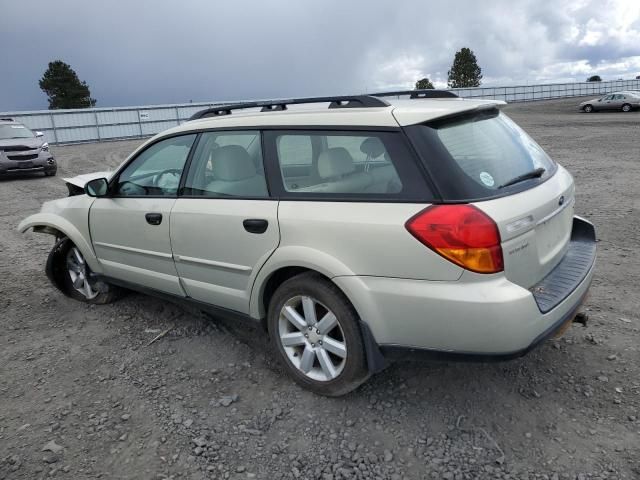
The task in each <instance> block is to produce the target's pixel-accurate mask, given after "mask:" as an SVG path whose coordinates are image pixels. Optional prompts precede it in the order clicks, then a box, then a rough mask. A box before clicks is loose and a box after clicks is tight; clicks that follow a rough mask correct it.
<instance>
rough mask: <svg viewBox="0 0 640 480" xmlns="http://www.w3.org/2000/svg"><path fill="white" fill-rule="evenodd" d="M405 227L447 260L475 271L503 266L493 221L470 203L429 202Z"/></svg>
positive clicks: (492, 270)
mask: <svg viewBox="0 0 640 480" xmlns="http://www.w3.org/2000/svg"><path fill="white" fill-rule="evenodd" d="M405 227H406V228H407V230H408V231H409V233H411V234H412V235H413V236H414V237H416V238H417V239H418V240H419V241H420V242H422V243H423V244H425V245H426V246H427V247H429V248H430V249H432V250H433V251H435V252H436V253H438V254H440V255H442V256H443V257H444V258H446V259H447V260H450V261H452V262H453V263H456V264H458V265H460V266H461V267H463V268H466V269H467V270H471V271H473V272H478V273H496V272H500V271H502V270H503V269H504V263H503V260H502V247H501V246H500V232H499V231H498V226H497V225H496V224H495V222H494V221H493V220H492V219H491V218H490V217H489V216H488V215H487V214H485V213H484V212H482V211H481V210H479V209H477V208H476V207H474V206H473V205H468V204H462V205H432V206H431V207H427V208H425V209H424V210H422V211H421V212H419V213H418V214H416V215H415V216H413V217H412V218H410V219H409V220H408V221H407V223H406V224H405Z"/></svg>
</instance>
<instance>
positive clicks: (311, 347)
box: [278, 295, 347, 382]
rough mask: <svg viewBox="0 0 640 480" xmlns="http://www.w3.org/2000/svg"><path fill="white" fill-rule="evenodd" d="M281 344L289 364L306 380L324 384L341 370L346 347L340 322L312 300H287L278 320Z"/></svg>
mask: <svg viewBox="0 0 640 480" xmlns="http://www.w3.org/2000/svg"><path fill="white" fill-rule="evenodd" d="M278 336H279V340H280V344H281V346H282V348H283V349H284V351H285V354H286V355H287V358H288V359H289V361H290V362H291V363H292V364H293V365H294V367H295V368H297V369H298V370H299V371H300V372H302V373H303V374H304V375H305V376H306V377H308V378H310V379H312V380H316V381H320V382H327V381H330V380H333V379H335V378H336V377H337V376H338V375H340V373H342V370H343V369H344V366H345V363H346V359H347V343H346V340H345V336H344V332H343V330H342V327H341V326H340V321H339V320H338V318H337V317H336V315H335V314H334V313H333V312H332V311H331V310H329V308H327V307H326V306H325V305H323V304H322V303H320V302H319V301H318V300H316V299H315V298H313V297H310V296H306V295H298V296H295V297H293V298H291V299H289V300H288V301H287V302H285V304H284V305H283V307H282V309H281V310H280V317H279V319H278Z"/></svg>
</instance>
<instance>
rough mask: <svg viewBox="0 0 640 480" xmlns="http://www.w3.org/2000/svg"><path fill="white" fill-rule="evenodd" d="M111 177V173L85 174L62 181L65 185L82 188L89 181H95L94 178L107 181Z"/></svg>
mask: <svg viewBox="0 0 640 480" xmlns="http://www.w3.org/2000/svg"><path fill="white" fill-rule="evenodd" d="M111 175H113V172H111V171H106V172H95V173H85V174H82V175H78V176H76V177H68V178H63V179H62V180H64V181H65V183H70V184H71V185H75V186H76V187H80V188H84V186H85V185H86V184H87V182H90V181H91V180H95V179H96V178H106V179H107V180H109V178H111Z"/></svg>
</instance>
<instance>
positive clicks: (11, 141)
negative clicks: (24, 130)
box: [0, 137, 44, 151]
mask: <svg viewBox="0 0 640 480" xmlns="http://www.w3.org/2000/svg"><path fill="white" fill-rule="evenodd" d="M43 143H44V140H42V139H41V138H36V137H30V138H6V139H3V140H0V150H8V151H11V150H33V149H35V148H39V147H40V146H41V145H42V144H43Z"/></svg>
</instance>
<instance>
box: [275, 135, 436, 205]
mask: <svg viewBox="0 0 640 480" xmlns="http://www.w3.org/2000/svg"><path fill="white" fill-rule="evenodd" d="M265 139H266V144H267V151H268V152H269V157H270V159H271V162H272V168H273V170H274V172H277V173H276V175H274V176H273V179H274V182H275V183H276V189H277V190H279V194H280V195H282V196H284V197H289V198H300V199H312V198H317V199H321V198H324V199H332V200H339V199H349V198H353V199H363V200H364V199H381V200H383V199H386V200H389V201H393V200H404V199H415V200H431V199H433V196H432V194H431V189H429V188H428V187H427V185H426V182H425V179H424V175H423V173H422V171H421V169H420V166H419V164H418V160H417V159H416V158H415V155H413V154H412V152H411V150H410V148H409V145H408V143H407V141H406V138H405V137H404V136H403V135H402V133H401V132H399V131H397V132H367V131H354V132H350V131H341V130H335V131H329V130H322V131H320V130H314V131H304V130H292V131H269V132H265Z"/></svg>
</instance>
